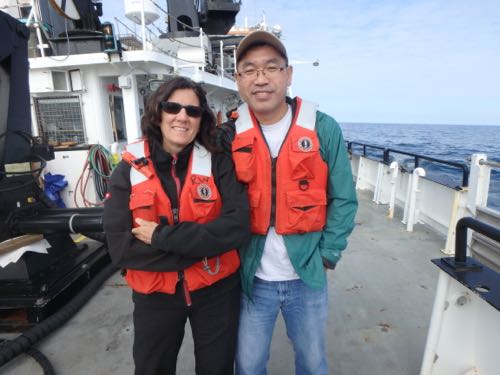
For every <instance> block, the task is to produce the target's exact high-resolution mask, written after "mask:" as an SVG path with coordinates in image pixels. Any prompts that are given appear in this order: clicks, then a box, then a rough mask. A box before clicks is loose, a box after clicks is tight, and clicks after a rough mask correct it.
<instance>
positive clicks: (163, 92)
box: [141, 77, 220, 152]
mask: <svg viewBox="0 0 500 375" xmlns="http://www.w3.org/2000/svg"><path fill="white" fill-rule="evenodd" d="M185 89H189V90H193V92H194V93H195V94H196V96H197V97H198V100H199V102H200V107H202V108H203V114H202V116H201V122H200V130H199V132H198V134H197V135H196V138H195V139H196V141H198V143H200V144H202V145H203V146H204V147H205V148H206V149H207V150H208V151H211V152H217V151H220V150H219V147H217V146H216V144H215V124H216V120H215V116H214V114H213V112H212V109H211V108H210V107H209V105H208V102H207V97H206V93H205V90H203V87H201V85H200V84H198V83H196V82H194V81H192V80H190V79H189V78H185V77H174V78H173V79H171V80H169V81H166V82H164V83H163V84H162V85H161V86H160V87H159V88H158V89H157V90H156V91H155V92H154V93H153V94H152V95H151V96H150V97H149V98H148V101H147V102H146V108H145V110H144V114H143V115H142V118H141V130H142V134H143V135H144V136H145V137H147V138H148V139H150V140H153V139H154V140H156V141H157V142H159V143H160V144H162V141H163V136H162V134H161V128H160V124H161V114H162V109H161V104H160V103H161V102H162V101H167V100H168V98H170V96H172V94H173V93H174V92H175V91H176V90H185Z"/></svg>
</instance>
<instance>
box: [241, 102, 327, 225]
mask: <svg viewBox="0 0 500 375" xmlns="http://www.w3.org/2000/svg"><path fill="white" fill-rule="evenodd" d="M315 124H316V108H315V106H314V105H313V104H312V103H309V102H304V101H302V100H301V99H300V98H297V108H296V112H295V115H294V118H293V120H292V124H291V125H290V129H289V131H288V134H287V136H286V137H285V140H284V141H283V144H282V146H281V149H280V151H279V154H278V157H277V158H276V159H275V160H273V159H272V158H271V155H270V153H269V148H268V146H267V143H266V140H265V139H264V136H263V134H262V131H261V129H260V125H259V124H258V122H257V120H256V118H255V116H254V114H253V113H252V111H251V110H250V109H249V108H248V106H247V105H246V104H243V105H242V106H240V107H239V108H238V118H237V120H236V124H235V126H236V135H235V138H234V140H233V144H232V151H233V159H234V163H235V167H236V174H237V176H238V179H239V180H240V181H241V182H243V183H246V184H248V197H249V203H250V214H251V219H250V224H251V230H252V233H256V234H266V233H267V231H268V230H269V227H270V226H274V227H275V229H276V232H277V233H279V234H296V233H305V232H316V231H321V230H322V229H323V227H324V225H325V223H326V203H327V198H326V191H327V177H328V166H327V164H326V163H325V162H324V161H323V159H322V158H321V155H320V152H319V147H320V144H319V139H318V136H317V134H316V131H315Z"/></svg>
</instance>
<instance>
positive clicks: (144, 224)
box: [132, 219, 158, 245]
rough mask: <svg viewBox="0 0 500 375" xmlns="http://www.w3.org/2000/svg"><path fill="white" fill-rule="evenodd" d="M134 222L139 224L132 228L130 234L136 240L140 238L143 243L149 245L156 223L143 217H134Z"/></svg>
mask: <svg viewBox="0 0 500 375" xmlns="http://www.w3.org/2000/svg"><path fill="white" fill-rule="evenodd" d="M135 222H136V223H137V224H138V225H139V226H138V227H136V228H132V234H133V235H134V236H135V238H137V239H138V240H141V241H142V242H144V243H145V244H148V245H151V239H152V238H153V232H154V231H155V229H156V227H157V226H158V224H156V223H155V222H154V221H147V220H143V219H135Z"/></svg>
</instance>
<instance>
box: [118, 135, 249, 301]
mask: <svg viewBox="0 0 500 375" xmlns="http://www.w3.org/2000/svg"><path fill="white" fill-rule="evenodd" d="M149 155H150V154H149V146H148V142H147V141H146V140H141V141H139V142H135V143H132V144H129V145H128V146H127V151H125V152H124V153H123V155H122V158H123V159H124V160H125V161H126V162H127V163H129V164H130V165H131V167H132V168H130V182H131V186H132V191H131V195H130V203H129V208H130V210H131V211H132V217H133V220H134V224H133V225H134V226H136V224H135V219H136V218H141V219H144V220H148V221H154V222H156V223H160V218H161V217H165V218H166V219H167V220H168V223H169V224H170V225H172V224H173V223H176V222H177V221H179V222H183V221H195V222H197V223H202V224H204V223H208V222H210V221H212V220H214V219H215V218H217V217H218V216H219V214H220V210H221V207H222V199H221V196H220V193H219V191H218V189H217V186H216V184H215V181H214V178H213V176H212V164H211V163H212V159H211V154H210V152H208V151H207V150H206V149H205V148H204V147H203V146H201V145H200V144H198V143H195V145H194V146H193V151H192V152H191V157H190V160H189V166H188V171H187V173H186V178H185V180H184V186H183V187H182V191H181V192H180V199H179V207H180V209H179V210H178V220H174V212H173V210H172V206H171V203H170V199H169V198H168V196H167V194H166V193H165V191H164V190H163V188H162V185H161V181H160V179H159V178H158V177H157V175H156V172H155V170H154V167H153V163H152V162H151V159H150V158H149ZM239 265H240V259H239V256H238V253H237V251H236V250H231V251H228V252H226V253H224V254H222V255H220V256H216V257H212V258H208V259H207V258H206V257H205V258H204V259H203V260H202V261H200V262H198V263H195V264H193V265H192V266H190V267H189V268H186V269H185V270H184V276H183V277H184V280H183V282H184V283H185V284H184V288H187V289H188V290H189V291H193V290H197V289H200V288H203V287H205V286H208V285H212V284H214V283H215V282H217V281H219V280H221V279H223V278H225V277H227V276H229V275H231V274H233V273H234V272H236V271H237V269H238V267H239ZM179 278H180V274H179V273H178V272H152V271H139V270H130V269H129V270H127V273H126V276H125V279H126V280H127V283H128V284H129V286H130V287H131V288H132V289H134V290H135V291H137V292H140V293H145V294H149V293H153V292H163V293H170V294H173V293H175V287H176V284H177V282H178V281H179ZM185 292H186V291H185Z"/></svg>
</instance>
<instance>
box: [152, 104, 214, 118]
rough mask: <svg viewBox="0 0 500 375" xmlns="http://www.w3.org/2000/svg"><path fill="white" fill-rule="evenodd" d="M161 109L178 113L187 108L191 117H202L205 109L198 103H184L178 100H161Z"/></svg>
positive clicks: (172, 113)
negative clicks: (177, 101)
mask: <svg viewBox="0 0 500 375" xmlns="http://www.w3.org/2000/svg"><path fill="white" fill-rule="evenodd" d="M160 105H161V109H162V110H164V111H165V112H167V113H168V114H170V115H176V114H178V113H179V112H180V111H181V109H182V108H184V109H185V110H186V113H187V115H188V116H189V117H201V115H202V114H203V112H204V110H203V108H202V107H198V106H196V105H182V104H179V103H176V102H161V103H160Z"/></svg>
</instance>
